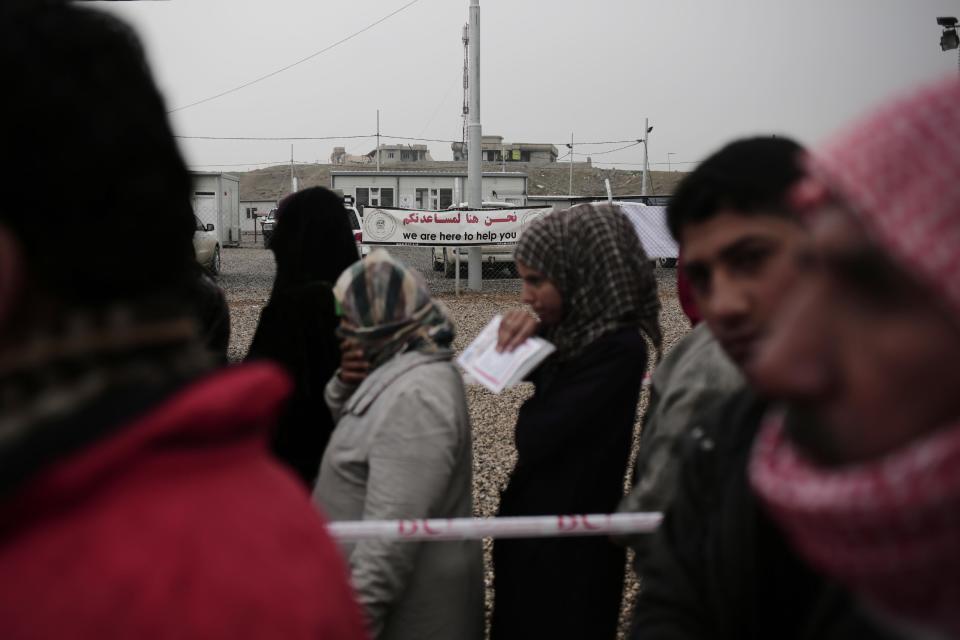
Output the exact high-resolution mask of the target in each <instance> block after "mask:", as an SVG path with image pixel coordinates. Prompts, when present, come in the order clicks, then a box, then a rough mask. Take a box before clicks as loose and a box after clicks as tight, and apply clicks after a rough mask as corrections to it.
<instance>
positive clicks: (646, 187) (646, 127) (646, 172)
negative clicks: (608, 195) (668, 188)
mask: <svg viewBox="0 0 960 640" xmlns="http://www.w3.org/2000/svg"><path fill="white" fill-rule="evenodd" d="M649 137H650V122H649V119H648V118H644V119H643V186H642V187H641V191H640V195H644V196H645V195H649V192H650V166H649V165H648V164H647V138H649Z"/></svg>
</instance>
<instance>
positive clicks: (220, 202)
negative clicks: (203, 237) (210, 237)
mask: <svg viewBox="0 0 960 640" xmlns="http://www.w3.org/2000/svg"><path fill="white" fill-rule="evenodd" d="M191 175H192V176H193V193H192V196H193V213H194V215H196V216H197V218H199V219H200V222H202V223H203V224H212V225H213V226H214V229H215V230H216V231H217V234H218V236H219V238H220V244H221V246H228V245H235V244H239V242H240V178H239V177H238V176H235V175H233V174H232V173H217V172H214V171H193V172H191Z"/></svg>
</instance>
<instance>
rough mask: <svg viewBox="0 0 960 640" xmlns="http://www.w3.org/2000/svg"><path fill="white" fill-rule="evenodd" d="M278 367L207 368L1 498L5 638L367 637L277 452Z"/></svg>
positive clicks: (315, 518) (283, 385)
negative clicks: (273, 451) (272, 432)
mask: <svg viewBox="0 0 960 640" xmlns="http://www.w3.org/2000/svg"><path fill="white" fill-rule="evenodd" d="M289 387H290V385H289V382H288V381H287V380H286V378H285V376H284V375H283V374H281V373H280V372H279V370H277V369H275V368H274V367H273V366H270V365H259V364H258V365H247V366H242V367H236V368H233V369H230V370H226V371H223V372H221V373H217V374H214V375H211V376H209V377H207V378H204V379H202V380H200V381H198V382H196V383H194V384H192V385H190V386H189V387H187V388H186V389H184V390H182V391H180V392H178V393H176V394H175V395H174V396H173V397H171V398H169V399H168V400H166V401H164V402H163V403H162V404H161V405H159V406H157V407H156V408H155V409H153V410H152V411H151V412H150V413H148V414H146V415H144V416H142V417H140V418H138V419H136V420H135V421H134V422H133V423H132V424H130V425H128V426H126V427H124V428H123V429H120V430H118V431H116V432H114V435H112V436H111V437H109V438H106V439H104V440H102V441H100V442H98V443H96V444H94V445H92V446H90V447H88V448H86V449H84V450H81V451H80V452H78V453H76V454H74V455H72V456H70V457H68V458H66V459H64V460H62V461H60V462H59V463H57V464H55V465H53V466H52V467H51V468H49V469H45V470H43V471H41V472H39V473H38V474H37V475H36V476H34V477H33V478H32V479H31V480H30V481H29V482H27V483H26V484H25V485H24V486H23V487H21V488H20V489H19V490H18V491H17V492H16V493H14V494H13V495H12V496H10V497H9V498H7V499H6V500H5V501H4V502H3V503H2V504H0V576H2V579H0V636H2V637H3V638H5V639H7V640H14V639H18V638H57V637H61V638H97V639H103V638H138V639H142V638H230V639H231V640H232V639H236V638H284V639H297V638H303V639H307V638H311V639H316V638H323V639H335V640H341V639H342V640H354V639H359V638H363V637H365V632H364V631H363V627H362V624H363V623H362V619H361V617H360V612H359V608H358V606H357V605H356V603H355V602H354V600H353V595H352V592H351V590H350V587H349V584H348V582H347V578H346V575H347V574H346V568H345V566H344V563H343V561H342V559H341V558H340V556H339V552H338V551H337V549H336V547H335V546H334V544H333V542H332V541H331V539H330V538H329V537H328V535H327V533H326V531H325V528H324V524H323V521H322V519H321V517H320V516H319V515H318V514H317V512H316V510H315V508H314V507H313V506H312V505H311V503H310V501H309V498H308V496H307V494H306V493H305V492H304V490H303V489H302V488H301V487H300V486H299V485H298V483H297V481H296V479H294V478H293V477H292V476H291V475H290V474H289V473H287V472H286V471H284V470H283V469H282V468H281V467H280V466H279V465H278V464H277V463H275V462H274V461H273V460H272V459H271V458H270V457H269V455H268V453H267V450H266V435H267V431H268V429H269V426H270V425H271V424H273V423H274V422H275V420H276V416H277V414H278V411H279V408H280V405H281V402H282V401H283V399H284V398H285V397H286V395H287V394H288V392H289Z"/></svg>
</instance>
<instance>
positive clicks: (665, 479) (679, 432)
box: [620, 323, 744, 511]
mask: <svg viewBox="0 0 960 640" xmlns="http://www.w3.org/2000/svg"><path fill="white" fill-rule="evenodd" d="M743 384H744V381H743V376H742V375H741V374H740V370H739V369H738V368H737V366H736V365H735V364H734V363H733V361H731V360H730V359H729V358H728V357H727V354H726V353H725V352H724V351H723V348H722V347H721V346H720V343H718V342H717V340H716V338H714V337H713V334H712V333H710V329H709V328H708V327H707V325H706V323H701V324H700V325H698V326H697V327H696V328H694V329H693V331H691V332H690V333H688V334H687V335H686V336H684V337H683V338H682V339H681V340H680V342H678V343H677V344H676V346H674V348H673V349H672V350H671V351H670V353H669V354H668V355H667V357H665V358H664V359H663V362H661V363H660V365H659V366H658V367H657V369H656V371H654V373H653V378H652V380H651V391H650V393H651V395H650V408H649V409H648V410H647V416H646V418H645V419H644V423H643V431H642V432H641V434H640V450H639V452H638V454H637V467H636V475H635V476H634V485H635V486H634V489H633V491H631V492H630V494H629V495H628V496H627V497H626V498H624V501H623V502H622V503H621V506H620V510H621V511H662V510H664V509H666V508H667V506H668V505H669V504H670V501H671V499H672V498H673V495H674V492H675V490H676V485H677V479H678V477H679V473H678V471H679V458H680V451H681V444H682V442H681V441H682V438H683V437H684V436H685V435H686V434H688V433H691V432H693V436H694V437H696V433H695V430H696V428H697V420H698V419H699V418H702V417H703V416H704V413H705V412H709V411H710V409H712V408H715V407H716V406H717V405H718V404H719V403H720V402H722V401H723V400H724V399H726V398H728V397H729V396H730V395H731V394H732V393H733V392H734V391H736V390H737V389H739V388H740V387H741V386H742V385H743Z"/></svg>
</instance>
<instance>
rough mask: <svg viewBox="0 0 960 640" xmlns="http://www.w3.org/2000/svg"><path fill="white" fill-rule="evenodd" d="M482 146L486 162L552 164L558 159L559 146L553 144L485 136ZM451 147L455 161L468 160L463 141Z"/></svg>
mask: <svg viewBox="0 0 960 640" xmlns="http://www.w3.org/2000/svg"><path fill="white" fill-rule="evenodd" d="M481 147H482V152H483V161H484V162H500V163H510V162H529V163H531V164H550V163H551V162H556V161H557V148H556V147H555V146H554V145H552V144H539V143H529V142H504V141H503V136H483V138H482V144H481ZM450 148H451V149H453V160H454V162H466V161H467V156H468V155H469V153H467V151H468V150H467V149H465V145H464V144H463V143H462V142H454V143H453V144H451V145H450Z"/></svg>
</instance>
